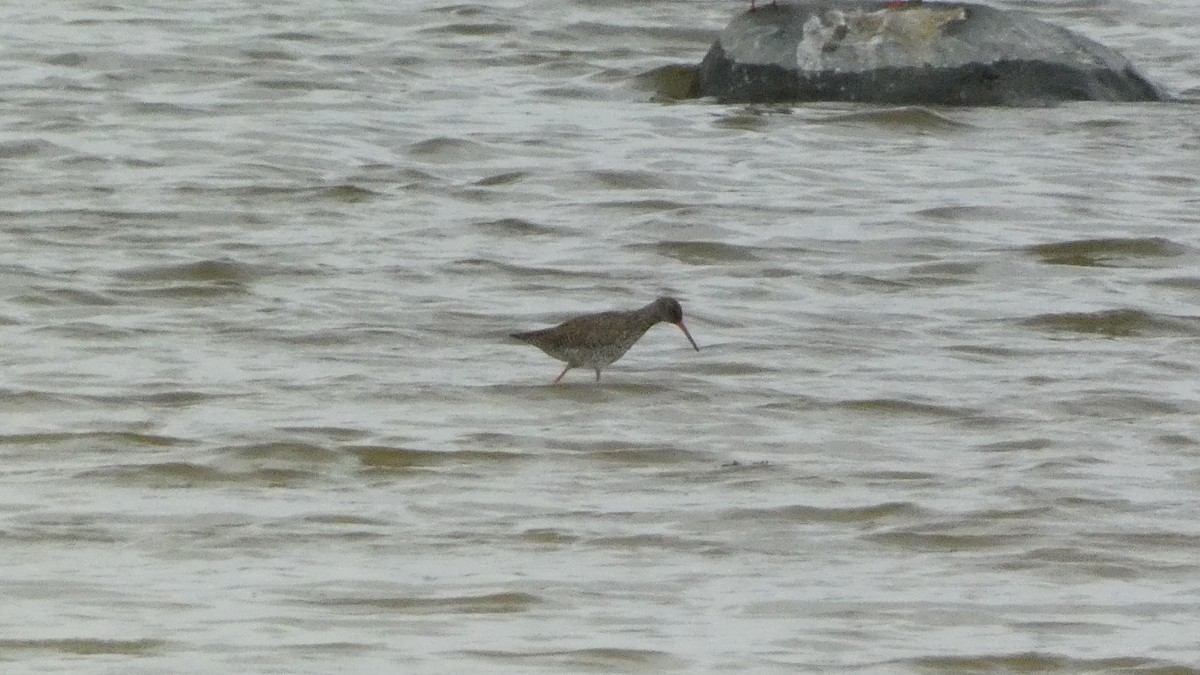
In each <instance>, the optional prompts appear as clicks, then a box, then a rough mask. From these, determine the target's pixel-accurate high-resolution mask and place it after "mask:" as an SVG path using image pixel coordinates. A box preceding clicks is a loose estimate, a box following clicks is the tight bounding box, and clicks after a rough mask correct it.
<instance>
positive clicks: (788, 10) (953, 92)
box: [697, 0, 1169, 105]
mask: <svg viewBox="0 0 1200 675" xmlns="http://www.w3.org/2000/svg"><path fill="white" fill-rule="evenodd" d="M697 85H698V93H699V95H700V96H714V97H716V98H717V99H719V100H721V101H725V102H741V103H769V102H785V101H861V102H872V103H892V104H931V105H939V104H940V105H1046V104H1051V103H1054V102H1058V101H1079V100H1096V101H1162V100H1167V99H1168V98H1169V97H1168V96H1167V94H1166V93H1165V92H1164V91H1163V90H1162V89H1160V88H1159V87H1158V86H1156V85H1155V84H1153V83H1152V82H1150V81H1149V80H1147V79H1146V78H1145V77H1144V76H1143V75H1142V74H1141V73H1139V72H1138V70H1137V69H1136V68H1135V67H1134V66H1133V64H1132V63H1130V62H1129V60H1128V59H1126V58H1125V57H1124V56H1122V55H1121V54H1120V53H1118V52H1116V51H1115V50H1113V49H1109V48H1108V47H1105V46H1104V45H1102V44H1100V43H1098V42H1095V41H1094V40H1089V39H1088V38H1085V37H1083V36H1081V35H1077V34H1075V33H1073V32H1071V31H1069V30H1067V29H1065V28H1061V27H1059V26H1055V25H1053V24H1049V23H1046V22H1044V21H1041V20H1039V19H1037V18H1035V17H1033V16H1030V15H1028V14H1025V13H1021V12H1013V11H1003V10H999V9H995V8H993V7H988V6H986V5H978V4H973V3H930V2H920V1H917V2H908V3H905V4H902V5H897V4H895V3H885V2H857V1H854V0H826V1H823V2H816V1H812V0H801V1H800V2H796V3H789V4H779V5H770V4H763V5H760V6H759V8H758V9H757V10H755V11H749V12H746V13H744V14H742V15H740V16H738V17H737V18H735V19H734V20H733V22H732V23H730V24H729V26H728V27H726V29H725V31H724V32H723V33H721V36H720V37H719V38H718V40H717V42H716V43H715V44H714V45H713V46H712V49H710V50H709V52H708V54H707V55H706V56H705V57H704V61H703V62H701V64H700V66H699V69H698V71H697Z"/></svg>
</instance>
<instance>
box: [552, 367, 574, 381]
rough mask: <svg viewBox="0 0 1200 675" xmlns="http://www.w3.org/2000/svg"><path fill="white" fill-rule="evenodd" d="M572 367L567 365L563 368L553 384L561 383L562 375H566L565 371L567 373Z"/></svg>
mask: <svg viewBox="0 0 1200 675" xmlns="http://www.w3.org/2000/svg"><path fill="white" fill-rule="evenodd" d="M573 367H574V366H571V365H569V364H568V365H567V367H566V368H563V371H562V372H561V373H559V374H558V377H556V378H554V384H558V383H559V382H561V381H562V378H563V375H566V374H567V371H568V370H570V369H571V368H573Z"/></svg>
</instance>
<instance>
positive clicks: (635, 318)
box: [512, 297, 700, 384]
mask: <svg viewBox="0 0 1200 675" xmlns="http://www.w3.org/2000/svg"><path fill="white" fill-rule="evenodd" d="M660 321H665V322H667V323H673V324H675V325H676V326H679V330H681V331H683V334H684V335H686V336H687V339H688V342H691V343H692V346H693V347H695V348H696V351H700V347H699V345H697V344H696V341H695V340H693V339H692V334H691V333H689V332H688V329H687V327H686V326H684V325H683V308H682V307H680V306H679V301H678V300H676V299H675V298H666V297H663V298H659V299H657V300H655V301H654V302H652V303H650V304H648V305H646V306H645V307H642V308H641V309H634V310H630V311H627V312H599V313H597V314H584V315H583V316H577V317H575V318H573V319H567V320H566V321H564V322H562V323H560V324H558V325H557V326H554V327H552V328H543V329H541V330H531V331H527V332H524V333H513V334H512V336H513V337H515V338H517V339H518V340H524V341H525V342H528V343H529V344H531V345H533V346H534V347H537V348H538V349H540V350H542V351H544V352H546V353H547V354H549V355H550V356H553V357H554V358H556V359H558V360H559V361H566V362H567V367H566V368H563V371H562V372H561V373H559V374H558V377H556V378H554V384H558V383H559V382H561V381H562V379H563V375H566V374H567V371H568V370H570V369H572V368H591V369H592V370H594V371H596V381H597V382H599V381H600V369H602V368H604V367H605V366H607V365H608V364H610V363H612V362H613V361H616V360H617V359H619V358H621V357H622V356H623V355H624V354H625V352H627V351H629V348H630V347H632V346H633V343H635V342H637V341H638V340H639V339H641V337H642V336H643V335H645V334H646V331H648V330H650V327H651V326H653V325H654V324H656V323H659V322H660Z"/></svg>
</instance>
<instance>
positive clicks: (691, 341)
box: [675, 321, 700, 351]
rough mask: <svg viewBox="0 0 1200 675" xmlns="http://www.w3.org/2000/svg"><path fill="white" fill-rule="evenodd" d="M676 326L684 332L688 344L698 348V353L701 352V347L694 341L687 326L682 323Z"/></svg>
mask: <svg viewBox="0 0 1200 675" xmlns="http://www.w3.org/2000/svg"><path fill="white" fill-rule="evenodd" d="M675 325H676V326H679V330H681V331H683V334H684V335H686V336H687V339H688V342H690V343H692V346H693V347H695V348H696V351H700V345H698V344H696V341H695V340H693V339H692V334H691V333H689V332H688V329H687V326H685V325H683V322H682V321H680V322H679V323H677V324H675Z"/></svg>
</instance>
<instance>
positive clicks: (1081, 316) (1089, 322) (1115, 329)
mask: <svg viewBox="0 0 1200 675" xmlns="http://www.w3.org/2000/svg"><path fill="white" fill-rule="evenodd" d="M1020 323H1021V325H1023V326H1027V327H1030V328H1040V329H1042V330H1048V331H1053V332H1064V333H1083V334H1092V335H1104V336H1106V337H1197V336H1200V317H1193V316H1169V315H1162V314H1156V313H1152V312H1147V311H1144V310H1140V309H1109V310H1101V311H1098V312H1057V313H1051V314H1038V315H1036V316H1033V317H1030V318H1028V319H1024V320H1022V321H1021V322H1020Z"/></svg>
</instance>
